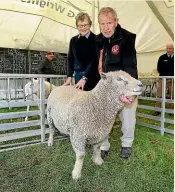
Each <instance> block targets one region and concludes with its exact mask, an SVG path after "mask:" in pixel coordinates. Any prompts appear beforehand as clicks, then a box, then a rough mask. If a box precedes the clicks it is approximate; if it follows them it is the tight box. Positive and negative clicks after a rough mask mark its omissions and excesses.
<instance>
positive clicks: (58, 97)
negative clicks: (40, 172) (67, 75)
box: [47, 71, 142, 180]
mask: <svg viewBox="0 0 175 192" xmlns="http://www.w3.org/2000/svg"><path fill="white" fill-rule="evenodd" d="M141 88H142V83H141V82H140V81H139V80H136V79H134V78H132V77H131V76H130V75H129V74H127V73H126V72H123V71H118V72H109V73H106V74H105V73H103V74H101V80H100V81H99V83H98V84H97V86H96V87H95V88H94V89H93V90H92V91H88V92H86V91H81V90H79V89H75V88H74V87H72V86H60V87H57V88H55V89H54V90H53V91H52V92H51V94H50V95H49V97H48V102H47V120H48V124H49V128H50V133H49V140H48V146H52V145H53V135H54V127H56V128H57V129H58V130H59V131H60V132H61V133H63V134H68V135H70V141H71V144H72V147H73V150H74V151H75V153H76V162H75V165H74V169H73V171H72V177H73V179H75V180H76V179H78V178H80V177H81V169H82V166H83V160H84V156H85V145H86V144H87V143H88V144H92V145H93V147H94V152H93V161H94V163H95V164H97V165H101V164H102V163H103V159H102V158H101V154H100V146H101V144H102V143H103V142H104V141H105V140H106V139H107V138H108V135H109V133H110V131H111V129H112V126H113V123H114V120H115V116H116V114H117V112H118V111H119V110H121V109H122V107H123V106H124V103H123V102H121V101H120V96H121V95H125V96H127V97H130V96H133V95H140V94H141Z"/></svg>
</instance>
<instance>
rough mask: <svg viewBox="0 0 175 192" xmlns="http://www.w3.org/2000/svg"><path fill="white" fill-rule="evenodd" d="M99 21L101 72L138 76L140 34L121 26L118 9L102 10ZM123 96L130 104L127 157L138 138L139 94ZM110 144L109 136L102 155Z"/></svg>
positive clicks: (125, 125)
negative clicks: (136, 125)
mask: <svg viewBox="0 0 175 192" xmlns="http://www.w3.org/2000/svg"><path fill="white" fill-rule="evenodd" d="M98 22H99V26H100V30H101V33H100V34H99V35H98V36H97V53H98V56H99V72H102V71H103V72H109V71H117V70H123V71H126V72H127V73H129V74H130V75H131V76H132V77H134V78H136V79H137V78H138V74H137V60H136V50H135V39H136V35H135V34H133V33H131V32H129V31H127V30H125V29H123V28H121V26H120V25H119V24H118V18H117V14H116V12H115V10H114V9H112V8H110V7H104V8H102V9H101V10H100V11H99V14H98ZM120 99H121V101H122V102H124V103H126V106H125V107H124V108H123V110H122V111H121V113H120V120H121V122H122V133H123V136H122V137H121V142H122V143H121V144H122V148H121V153H120V157H122V158H124V159H127V158H129V157H130V155H131V146H132V143H133V140H134V130H135V122H136V107H137V99H136V98H135V96H133V97H130V98H127V97H125V96H121V97H120ZM109 147H110V144H109V141H108V139H107V140H106V142H104V143H103V145H102V146H101V155H102V158H105V156H106V155H108V152H109Z"/></svg>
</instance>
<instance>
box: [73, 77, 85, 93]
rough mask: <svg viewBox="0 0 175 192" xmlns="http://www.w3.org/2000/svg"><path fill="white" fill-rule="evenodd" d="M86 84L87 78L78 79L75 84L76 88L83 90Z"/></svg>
mask: <svg viewBox="0 0 175 192" xmlns="http://www.w3.org/2000/svg"><path fill="white" fill-rule="evenodd" d="M85 84H86V80H85V79H80V81H78V83H77V84H76V85H75V88H77V89H82V91H83V90H84V86H85Z"/></svg>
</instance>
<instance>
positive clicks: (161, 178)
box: [0, 124, 174, 192]
mask: <svg viewBox="0 0 175 192" xmlns="http://www.w3.org/2000/svg"><path fill="white" fill-rule="evenodd" d="M119 126H120V125H119ZM119 126H117V124H115V126H114V129H113V131H112V133H111V138H110V143H111V151H110V155H109V156H108V158H107V159H106V161H105V163H104V164H103V165H101V166H97V165H95V164H94V163H93V162H92V160H91V155H92V150H91V148H89V147H88V148H87V152H86V157H85V161H84V166H83V170H82V178H81V179H80V180H79V181H78V182H75V181H73V180H72V178H71V171H72V169H73V165H74V162H75V154H74V152H73V150H72V148H71V144H70V141H69V140H63V141H57V142H55V145H54V146H53V147H47V144H40V145H34V146H28V147H26V148H23V149H17V150H13V151H8V152H2V153H0V166H1V175H0V178H1V182H0V183H1V187H0V191H2V192H46V191H47V192H173V157H174V153H173V151H174V149H173V141H172V140H171V139H169V137H167V136H166V135H165V136H164V137H163V136H161V135H160V133H159V132H157V131H155V130H151V129H148V128H143V127H140V126H137V127H136V132H135V141H134V144H133V153H132V156H131V157H130V159H128V160H123V159H121V158H120V157H119V153H120V136H121V132H120V128H119Z"/></svg>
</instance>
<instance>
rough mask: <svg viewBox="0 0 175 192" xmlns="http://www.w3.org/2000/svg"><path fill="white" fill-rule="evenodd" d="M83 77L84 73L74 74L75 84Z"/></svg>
mask: <svg viewBox="0 0 175 192" xmlns="http://www.w3.org/2000/svg"><path fill="white" fill-rule="evenodd" d="M83 76H84V72H75V84H77V83H78V81H80V79H81V78H82V77H83Z"/></svg>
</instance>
